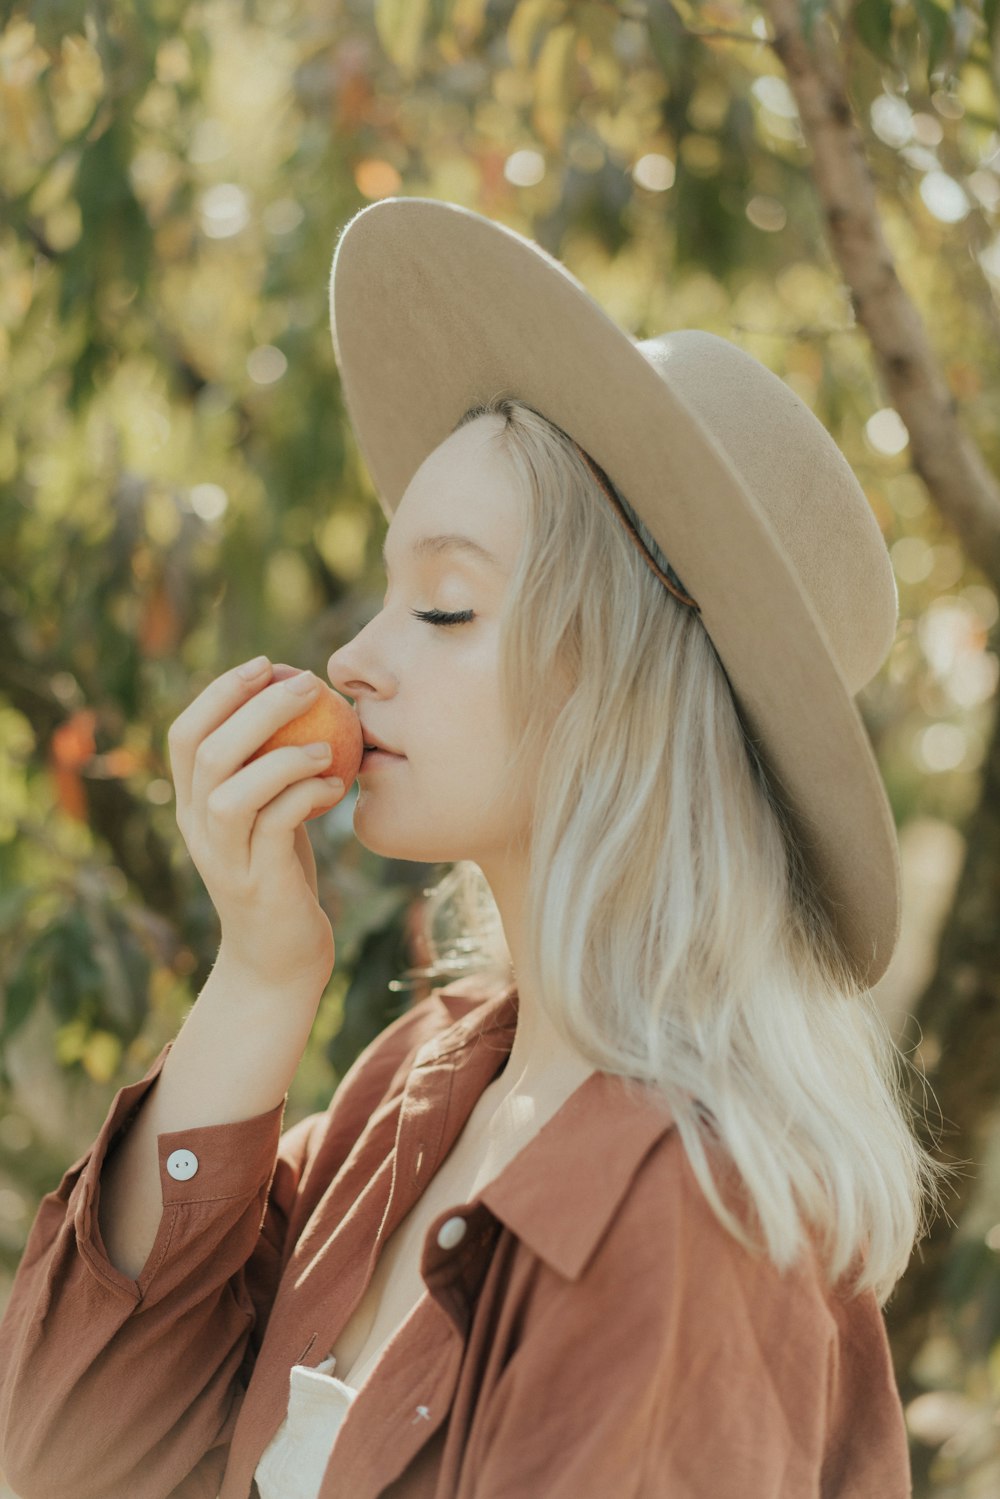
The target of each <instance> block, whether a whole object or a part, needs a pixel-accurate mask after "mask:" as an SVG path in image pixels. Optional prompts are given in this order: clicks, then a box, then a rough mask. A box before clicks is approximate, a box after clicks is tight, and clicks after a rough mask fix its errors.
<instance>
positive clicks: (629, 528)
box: [570, 438, 701, 614]
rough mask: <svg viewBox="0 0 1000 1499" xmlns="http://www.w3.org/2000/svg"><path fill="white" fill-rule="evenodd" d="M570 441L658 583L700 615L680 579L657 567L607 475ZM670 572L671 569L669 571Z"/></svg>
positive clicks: (699, 608) (572, 439)
mask: <svg viewBox="0 0 1000 1499" xmlns="http://www.w3.org/2000/svg"><path fill="white" fill-rule="evenodd" d="M570 441H571V442H572V444H573V446H574V447H575V448H576V450H577V452H578V453H579V454H580V457H581V458H582V459H583V461H584V463H585V464H586V465H587V467H588V468H589V469H590V471H591V473H592V474H593V476H594V478H595V479H596V480H597V482H598V484H599V486H600V489H601V493H602V494H604V495H606V496H607V498H608V499H609V500H610V501H611V508H612V510H613V511H614V513H615V515H616V516H617V517H618V519H619V520H620V521H621V523H622V525H623V526H624V527H625V530H626V532H627V534H628V535H629V536H630V537H631V538H632V541H633V542H634V543H635V545H636V547H637V548H638V550H639V554H640V556H641V557H642V559H643V561H644V562H647V563H648V564H649V566H650V567H651V568H652V569H653V571H654V573H655V574H656V576H657V577H658V578H659V580H660V582H661V583H662V584H663V585H664V587H665V588H668V589H669V590H670V592H671V593H672V594H673V596H674V598H676V599H679V600H680V602H681V603H682V604H687V605H688V607H689V608H691V609H693V610H694V611H695V613H696V614H700V613H701V605H700V604H697V603H695V601H694V599H693V598H691V596H690V594H687V593H685V592H684V591H683V589H682V588H680V587H679V586H678V585H679V583H680V579H679V578H678V579H677V583H673V582H672V581H671V580H670V578H668V577H667V574H666V573H665V572H664V571H663V569H662V568H661V567H660V566H659V564H658V563H657V562H656V559H655V558H654V557H653V555H652V553H651V552H650V550H649V548H648V547H647V546H646V543H645V542H644V541H643V539H642V537H641V536H640V535H639V533H638V531H637V530H636V528H635V526H634V525H633V524H632V522H631V521H630V520H629V518H628V516H627V515H626V514H625V511H624V510H623V509H622V503H621V500H620V499H619V497H618V495H617V494H616V493H615V491H614V488H613V486H612V483H611V480H610V479H609V478H608V476H607V474H606V473H605V472H604V470H603V469H602V468H601V466H600V464H599V463H596V462H595V461H594V459H593V458H591V456H590V454H589V453H588V452H587V451H586V449H585V448H581V446H580V444H579V443H578V442H577V441H576V439H575V438H570ZM671 571H672V569H671ZM674 577H675V578H676V577H677V574H676V573H674Z"/></svg>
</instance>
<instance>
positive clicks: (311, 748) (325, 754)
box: [306, 743, 333, 760]
mask: <svg viewBox="0 0 1000 1499" xmlns="http://www.w3.org/2000/svg"><path fill="white" fill-rule="evenodd" d="M306 754H307V755H312V757H313V759H314V760H329V758H330V756H331V755H332V754H333V750H332V749H331V748H330V746H329V745H328V744H318V743H317V744H307V745H306Z"/></svg>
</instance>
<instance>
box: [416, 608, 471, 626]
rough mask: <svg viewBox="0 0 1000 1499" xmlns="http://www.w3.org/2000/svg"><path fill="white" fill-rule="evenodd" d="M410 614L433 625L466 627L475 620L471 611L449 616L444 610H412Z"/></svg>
mask: <svg viewBox="0 0 1000 1499" xmlns="http://www.w3.org/2000/svg"><path fill="white" fill-rule="evenodd" d="M410 613H411V614H412V615H413V616H414V617H415V618H416V619H424V620H426V621H427V623H428V624H431V625H464V624H467V623H468V621H469V620H470V619H474V618H475V615H474V614H473V611H472V610H471V609H462V610H460V611H459V612H458V613H457V614H447V613H446V612H445V611H444V610H443V609H411V610H410Z"/></svg>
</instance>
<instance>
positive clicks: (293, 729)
mask: <svg viewBox="0 0 1000 1499" xmlns="http://www.w3.org/2000/svg"><path fill="white" fill-rule="evenodd" d="M297 674H298V668H297V667H293V666H284V665H275V666H272V668H271V677H272V680H273V681H276V682H277V681H281V680H283V679H284V678H285V677H294V676H296V675H297ZM319 740H326V742H327V743H328V744H329V745H330V748H331V749H332V750H333V757H332V759H331V760H330V762H329V764H328V765H326V766H325V767H324V768H323V769H322V770H319V771H317V772H316V774H317V775H323V776H338V777H339V778H340V780H342V781H343V783H344V793H345V795H346V793H347V790H348V789H349V787H350V786H351V784H352V783H353V781H354V780H355V778H356V777H357V774H358V771H359V770H360V769H361V757H362V755H363V754H364V748H365V746H364V735H363V734H362V731H361V720H360V719H359V718H358V715H357V714H356V713H355V711H354V709H353V708H352V707H351V705H350V703H349V702H348V701H347V699H346V698H344V697H341V695H340V693H339V692H335V691H334V690H333V688H332V687H328V686H327V685H326V683H325V682H323V683H321V684H320V693H319V697H318V698H316V699H315V701H314V702H311V703H310V704H309V706H308V708H306V709H305V710H304V712H302V713H300V714H299V715H298V717H297V718H293V719H291V720H290V721H289V722H288V723H286V724H283V725H282V727H281V728H280V729H276V730H275V732H274V733H273V734H272V735H271V736H270V738H269V739H265V741H264V743H263V744H262V745H261V747H260V749H258V750H256V751H255V752H254V754H252V755H251V756H250V760H256V759H258V758H259V757H260V756H261V755H265V754H267V752H268V750H273V749H280V748H281V746H282V745H285V744H315V743H316V742H318V741H319ZM247 763H248V764H249V763H250V762H249V761H248V762H247ZM325 810H327V809H326V808H324V809H322V811H320V812H311V813H310V814H309V817H307V818H306V821H307V822H308V821H310V819H311V818H313V817H321V816H322V815H323V811H325Z"/></svg>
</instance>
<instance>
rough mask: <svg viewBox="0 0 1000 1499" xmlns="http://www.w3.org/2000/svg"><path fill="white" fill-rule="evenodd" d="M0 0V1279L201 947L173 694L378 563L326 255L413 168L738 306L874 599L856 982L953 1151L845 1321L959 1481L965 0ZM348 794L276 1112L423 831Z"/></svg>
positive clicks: (323, 629) (992, 1126)
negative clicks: (892, 920)
mask: <svg viewBox="0 0 1000 1499" xmlns="http://www.w3.org/2000/svg"><path fill="white" fill-rule="evenodd" d="M0 17H2V21H0V990H2V1002H0V1003H2V1008H0V1304H2V1300H3V1297H4V1296H5V1294H6V1291H7V1289H8V1288H9V1285H10V1280H11V1277H12V1274H13V1271H14V1268H15V1266H16V1264H17V1262H18V1258H19V1255H20V1253H21V1250H22V1247H23V1244H24V1241H25V1236H26V1234H27V1231H28V1228H29V1226H30V1223H31V1220H32V1218H33V1216H34V1213H35V1210H36V1207H37V1204H38V1201H39V1199H40V1197H41V1196H42V1194H43V1193H44V1192H46V1191H48V1190H50V1189H51V1188H52V1187H54V1186H55V1185H56V1184H57V1182H58V1179H59V1177H60V1175H61V1173H62V1172H63V1170H64V1169H65V1168H66V1166H67V1165H68V1164H69V1163H70V1162H71V1161H73V1160H75V1159H76V1158H77V1157H78V1156H79V1154H80V1153H81V1152H82V1151H83V1150H84V1149H85V1148H86V1146H87V1145H88V1144H89V1142H90V1140H91V1138H92V1137H93V1135H94V1134H95V1133H96V1131H97V1129H98V1127H99V1125H100V1123H101V1121H102V1120H103V1118H104V1115H105V1112H106V1110H107V1108H108V1106H109V1104H110V1102H111V1099H112V1097H113V1095H114V1093H115V1092H116V1091H117V1089H118V1088H119V1087H121V1086H123V1085H124V1084H125V1083H128V1082H131V1081H134V1080H136V1079H137V1078H138V1077H140V1076H141V1075H142V1073H143V1072H144V1070H145V1069H146V1068H147V1066H148V1065H149V1063H150V1062H151V1061H152V1060H153V1058H154V1057H155V1056H156V1054H157V1053H158V1051H159V1050H160V1048H161V1047H162V1045H163V1043H164V1042H165V1041H166V1040H168V1039H170V1038H171V1037H172V1036H173V1035H175V1034H176V1031H177V1029H178V1027H179V1026H180V1024H181V1022H182V1020H183V1018H184V1015H185V1013H186V1011H187V1009H188V1008H189V1007H190V1005H191V1004H192V1002H193V1000H194V999H195V997H196V995H197V993H198V992H199V990H200V988H201V986H202V984H203V983H204V980H205V978H206V977H207V974H208V972H209V970H210V968H211V966H212V963H213V961H214V958H215V954H216V950H217V943H218V936H219V932H218V926H217V921H216V917H215V913H214V910H213V908H212V906H211V903H210V901H209V900H208V897H207V894H206V892H205V889H204V886H203V885H202V883H201V880H200V877H199V876H198V874H197V872H196V871H195V869H194V868H193V865H192V864H191V862H190V859H189V857H188V854H187V850H186V848H185V846H184V844H183V841H182V839H181V838H180V834H179V832H178V830H177V827H176V823H175V820H174V805H173V788H172V783H171V778H170V771H169V761H168V758H167V750H166V733H167V730H168V729H169V727H170V724H171V723H172V722H173V720H174V719H175V718H176V717H177V716H178V714H179V713H180V712H181V711H182V710H183V708H184V707H185V706H186V705H187V704H188V703H189V702H190V701H191V699H192V698H193V697H194V696H195V695H197V693H198V692H200V691H201V689H202V688H203V687H204V686H205V685H206V684H207V683H208V682H209V681H210V680H211V679H212V678H214V677H216V676H218V675H219V673H220V672H222V671H224V670H226V669H227V668H229V667H231V666H233V665H235V664H237V663H238V662H241V661H243V660H246V659H247V658H249V657H251V656H253V655H255V654H257V653H258V652H267V653H268V654H269V655H270V656H271V659H272V660H276V661H287V662H291V663H293V664H295V665H296V666H301V667H310V668H312V669H313V670H315V671H316V672H318V673H320V674H321V675H325V663H326V660H327V657H328V655H329V654H330V652H331V651H332V650H334V649H335V648H336V647H337V646H338V645H340V644H342V643H343V641H344V640H346V639H347V638H349V637H350V636H351V635H353V634H354V633H355V632H356V631H357V630H358V629H360V628H361V626H362V625H363V624H365V623H366V622H367V620H368V619H369V618H370V617H371V615H372V614H373V613H374V612H376V610H377V609H378V608H379V607H380V606H381V597H382V592H383V575H382V570H381V564H380V561H379V549H380V546H381V542H382V538H383V536H384V534H385V529H386V526H385V521H384V518H383V516H382V514H381V511H380V510H379V507H378V504H377V501H376V499H375V495H374V492H373V490H372V487H371V483H370V480H369V478H368V475H367V473H366V472H365V470H364V467H363V464H362V462H361V460H360V458H359V455H358V453H357V451H356V448H355V446H354V443H353V438H352V434H351V431H350V428H349V426H348V423H347V419H346V416H345V413H344V410H343V407H342V404H341V401H340V396H339V392H338V386H337V379H336V371H335V366H334V360H333V354H332V348H331V342H330V335H329V324H328V313H327V283H328V276H329V270H330V263H331V259H332V254H333V249H334V245H335V242H336V238H337V235H338V233H339V231H340V229H341V228H342V227H343V225H344V224H345V223H346V221H347V220H348V218H349V217H350V216H351V215H352V214H353V213H355V212H356V211H357V210H358V209H359V208H361V207H363V206H364V205H365V204H366V203H368V202H371V201H374V200H375V199H377V198H380V197H384V196H388V195H393V194H417V195H421V196H430V197H439V198H445V199H449V200H451V201H454V202H458V203H462V204H465V205H467V206H469V207H470V208H473V209H476V210H477V211H479V212H481V213H485V214H488V215H490V216H492V217H495V218H497V219H498V220H501V221H502V222H504V223H506V224H509V225H511V226H512V227H514V228H516V229H518V230H520V231H521V232H523V233H526V234H529V235H531V236H532V237H533V238H535V239H536V240H537V241H538V242H539V243H540V244H542V245H543V246H544V247H545V248H546V249H548V250H549V251H550V252H551V253H553V254H554V255H557V256H558V257H559V258H560V259H562V260H563V261H564V263H565V264H566V265H567V266H568V267H569V268H570V269H571V270H572V271H573V273H574V274H575V275H576V276H577V277H578V278H579V279H580V280H581V281H582V282H583V283H584V285H585V286H586V287H587V288H588V290H589V291H590V292H591V293H592V294H593V296H594V297H595V298H596V299H597V300H598V301H599V302H600V303H601V304H602V306H603V307H604V308H605V309H606V310H607V312H608V313H609V314H610V316H611V317H613V318H614V319H615V320H616V321H617V322H618V323H619V324H620V325H621V326H622V327H623V328H625V329H627V330H628V331H629V332H630V333H632V334H633V335H634V336H636V337H647V336H650V335H652V334H654V333H658V332H662V331H665V330H667V329H672V328H688V327H701V328H707V329H710V330H711V331H713V332H715V333H718V334H721V335H723V336H724V337H727V338H731V339H733V340H734V341H735V342H737V343H739V344H740V345H742V346H743V347H744V348H746V349H748V350H749V351H750V352H751V353H752V354H754V355H756V356H757V357H758V358H759V359H761V360H762V361H763V362H764V363H765V364H767V365H768V366H769V367H770V368H771V369H773V370H774V371H775V372H776V373H777V374H779V375H780V376H781V377H782V379H784V380H785V381H786V382H787V383H788V384H789V385H790V386H791V387H792V388H793V389H794V390H795V391H796V392H797V393H798V394H799V395H800V396H801V397H802V398H803V400H804V401H805V402H806V403H807V404H808V405H809V406H810V407H811V409H812V410H813V411H814V412H815V413H816V414H817V416H818V417H819V418H820V419H821V420H822V421H823V422H824V423H825V424H826V425H827V427H828V428H829V429H830V431H831V432H832V433H833V435H834V436H835V438H836V440H837V442H838V443H839V445H840V447H841V449H842V450H843V452H844V453H845V454H846V456H847V458H848V459H849V461H850V462H851V464H852V466H853V468H854V470H855V472H856V473H857V475H858V477H859V479H860V481H861V483H862V484H863V486H864V488H865V491H866V493H867V495H868V497H869V500H870V502H871V505H872V509H873V511H874V513H875V515H876V517H877V519H878V522H879V525H880V527H881V528H882V531H883V533H884V535H885V539H886V542H887V544H888V546H889V549H890V553H891V557H892V562H893V567H894V570H895V574H896V578H897V582H898V587H899V596H900V614H901V618H900V626H899V631H898V635H897V638H896V642H895V645H894V647H893V649H892V651H891V654H890V655H889V657H888V659H887V661H886V663H885V665H884V667H883V668H882V670H881V671H880V672H879V674H878V676H877V677H876V679H875V680H874V681H873V682H872V683H871V685H870V686H869V687H868V688H867V689H865V691H864V693H863V694H862V695H861V697H860V698H859V700H858V703H859V707H860V709H861V711H862V714H863V717H864V719H865V722H866V725H867V727H868V730H869V733H870V735H871V738H872V741H873V744H874V746H875V750H876V753H877V756H878V760H879V763H880V765H881V768H882V772H883V775H884V777H885V780H886V784H887V786H888V790H889V795H890V798H891V801H892V805H893V809H894V812H895V816H896V820H897V824H898V828H899V838H900V847H901V851H902V859H903V874H904V892H905V895H904V921H903V934H902V939H901V941H900V944H899V948H898V951H897V952H896V954H895V957H894V959H893V962H892V964H891V966H890V968H889V970H888V972H887V973H886V975H885V976H884V978H883V979H882V981H881V982H880V984H879V986H878V988H877V990H876V995H877V997H878V999H879V1002H880V1004H881V1005H882V1006H883V1009H884V1012H885V1014H886V1017H887V1019H888V1020H889V1023H890V1025H891V1027H892V1029H893V1033H894V1035H895V1036H896V1039H897V1042H898V1044H899V1046H900V1048H901V1050H902V1051H903V1052H904V1053H905V1055H906V1056H907V1057H908V1058H909V1059H910V1060H911V1061H912V1062H913V1064H914V1068H915V1072H914V1102H915V1105H916V1108H917V1110H918V1116H919V1117H918V1123H919V1128H920V1129H921V1131H922V1132H923V1133H924V1136H925V1138H926V1140H927V1142H928V1143H931V1144H932V1145H933V1146H934V1148H935V1149H936V1151H937V1153H938V1154H940V1155H941V1156H942V1157H944V1158H946V1159H948V1160H951V1161H960V1162H964V1163H965V1164H964V1165H963V1167H962V1173H961V1175H960V1177H959V1179H958V1183H957V1186H956V1190H955V1193H954V1196H953V1198H952V1200H951V1203H950V1206H949V1212H948V1214H947V1216H941V1217H939V1219H938V1220H937V1221H936V1222H935V1224H934V1227H933V1230H932V1232H931V1234H930V1235H929V1236H928V1238H927V1239H926V1240H925V1241H924V1242H923V1243H922V1244H921V1245H920V1246H919V1247H918V1249H917V1250H916V1251H915V1253H914V1256H913V1260H912V1262H911V1265H910V1268H909V1270H908V1271H907V1274H906V1276H905V1277H904V1279H903V1281H902V1282H901V1283H900V1285H899V1287H898V1288H897V1291H896V1293H895V1295H894V1297H893V1299H892V1301H891V1302H890V1303H889V1306H888V1307H887V1309H886V1317H887V1322H888V1325H889V1331H890V1337H891V1341H892V1347H893V1356H894V1360H895V1366H896V1373H897V1379H898V1382H899V1387H900V1392H901V1395H902V1398H903V1401H904V1408H905V1410H906V1417H907V1427H908V1430H909V1435H910V1443H911V1455H912V1463H913V1471H914V1484H915V1494H916V1495H917V1496H918V1499H923V1496H930V1495H934V1496H936V1499H945V1496H948V1499H973V1496H975V1499H986V1496H990V1499H995V1496H996V1495H997V1494H998V1493H1000V1420H998V1409H1000V1401H998V1394H1000V1122H998V1116H997V1104H998V1093H1000V1090H998V1071H1000V920H998V915H1000V726H998V722H997V713H996V701H997V681H998V657H1000V628H998V602H997V599H998V592H1000V488H998V485H997V478H996V475H997V472H998V469H1000V423H998V421H997V411H998V402H1000V128H998V95H1000V15H998V3H997V0H968V3H951V0H900V3H894V0H857V3H850V0H841V3H839V4H828V3H825V0H803V3H792V0H773V3H771V0H767V3H762V4H761V5H759V6H754V5H743V4H725V3H718V4H682V3H680V0H678V3H677V4H669V3H666V0H635V3H628V4H626V3H620V4H610V3H599V0H594V3H576V4H569V3H566V0H495V3H492V0H350V3H348V0H340V3H336V0H246V3H239V0H204V3H196V0H135V3H133V4H129V5H118V6H109V5H107V4H106V3H101V0H37V3H35V4H20V5H19V4H9V3H8V4H4V5H3V6H2V7H0ZM852 174H854V175H852ZM353 800H354V793H353V792H352V793H349V794H348V796H347V797H346V798H345V800H344V801H343V802H342V803H341V804H340V806H339V807H337V808H335V809H334V810H333V811H332V812H331V813H329V814H327V815H326V816H324V817H322V818H318V819H316V820H315V821H313V822H312V823H311V824H310V828H311V833H310V836H311V839H312V842H313V846H314V849H315V851H316V856H317V862H318V865H319V878H320V896H321V899H322V900H323V902H324V904H325V906H326V908H327V910H328V911H329V912H330V914H331V917H332V920H333V925H334V930H335V933H336V936H337V967H336V972H335V973H334V975H333V977H332V979H331V982H330V985H329V987H328V990H327V992H326V994H325V996H324V1000H323V1004H322V1008H321V1011H320V1015H319V1019H318V1022H317V1025H316V1027H315V1030H314V1033H313V1035H312V1038H311V1041H310V1045H309V1049H308V1051H307V1054H306V1056H305V1058H304V1060H303V1063H302V1065H301V1067H300V1069H299V1072H298V1074H297V1076H296V1079H295V1082H294V1085H293V1088H292V1092H291V1095H290V1098H289V1104H288V1110H287V1115H286V1123H287V1124H291V1123H293V1122H294V1121H295V1120H296V1119H298V1118H301V1117H302V1116H303V1115H304V1114H306V1113H308V1112H311V1111H312V1110H315V1109H320V1108H323V1107H325V1106H326V1104H327V1102H328V1101H329V1098H330V1096H331V1093H332V1092H333V1090H334V1089H335V1088H336V1086H337V1083H338V1080H339V1078H340V1077H342V1076H343V1074H344V1072H345V1071H346V1070H347V1067H348V1066H349V1065H350V1063H351V1062H352V1061H353V1059H354V1057H355V1056H356V1055H357V1054H358V1052H359V1051H360V1050H361V1049H362V1048H363V1047H364V1046H365V1045H366V1044H367V1043H368V1041H369V1040H371V1039H372V1037H373V1036H374V1035H375V1034H377V1032H378V1031H379V1030H380V1029H381V1028H382V1027H383V1026H384V1025H385V1024H386V1023H387V1021H388V1020H390V1019H392V1018H394V1016H395V1015H397V1014H400V1013H402V1012H403V1010H404V1009H405V1008H407V1006H408V1005H409V1004H411V1003H412V1002H413V1001H414V999H416V998H419V997H422V995H423V993H425V992H427V989H428V988H429V987H430V983H429V982H428V981H427V980H426V979H424V980H416V981H413V980H406V979H404V980H403V981H402V982H400V981H399V977H400V975H401V974H403V973H404V971H405V970H406V969H408V968H411V967H415V966H419V965H420V963H421V961H422V960H426V950H425V948H424V945H423V943H424V936H423V933H424V927H423V925H422V919H421V916H422V900H423V891H424V890H425V889H426V888H427V886H428V885H429V884H430V883H432V882H433V880H434V879H435V878H436V877H437V876H438V875H440V874H441V873H443V872H444V871H443V869H440V868H432V867H429V866H421V865H415V864H412V863H407V862H402V861H400V862H398V863H395V862H393V861H391V860H385V859H381V858H378V857H376V856H374V855H371V854H369V853H368V852H367V851H366V850H365V849H363V848H362V847H361V846H360V845H359V844H358V843H357V841H356V840H355V839H354V836H353V833H352V805H353ZM445 981H446V980H445ZM0 1489H2V1479H0ZM873 1499H874V1496H873Z"/></svg>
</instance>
